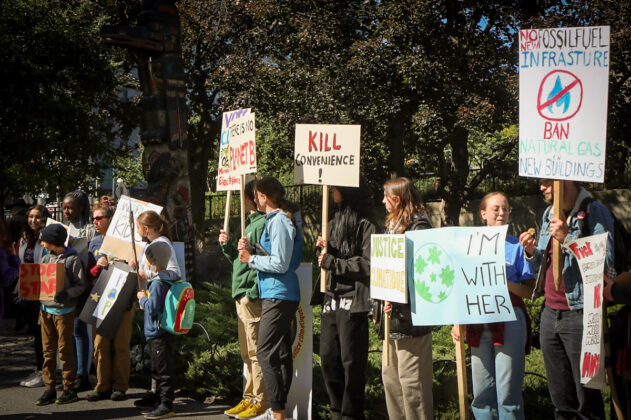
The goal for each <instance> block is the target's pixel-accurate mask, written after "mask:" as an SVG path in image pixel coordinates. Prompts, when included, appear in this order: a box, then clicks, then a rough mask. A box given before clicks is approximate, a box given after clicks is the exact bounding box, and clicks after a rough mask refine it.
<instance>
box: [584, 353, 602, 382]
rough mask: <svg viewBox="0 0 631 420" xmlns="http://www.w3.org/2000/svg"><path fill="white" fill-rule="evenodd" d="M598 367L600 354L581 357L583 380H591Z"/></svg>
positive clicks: (587, 354)
mask: <svg viewBox="0 0 631 420" xmlns="http://www.w3.org/2000/svg"><path fill="white" fill-rule="evenodd" d="M599 367H600V354H591V353H585V356H583V371H582V373H581V376H582V377H583V378H593V377H594V375H595V374H596V372H598V368H599Z"/></svg>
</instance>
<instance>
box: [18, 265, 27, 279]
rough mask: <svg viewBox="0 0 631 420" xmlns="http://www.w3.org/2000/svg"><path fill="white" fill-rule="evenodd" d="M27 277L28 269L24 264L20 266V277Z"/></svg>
mask: <svg viewBox="0 0 631 420" xmlns="http://www.w3.org/2000/svg"><path fill="white" fill-rule="evenodd" d="M25 276H28V268H26V266H25V265H24V264H20V277H25Z"/></svg>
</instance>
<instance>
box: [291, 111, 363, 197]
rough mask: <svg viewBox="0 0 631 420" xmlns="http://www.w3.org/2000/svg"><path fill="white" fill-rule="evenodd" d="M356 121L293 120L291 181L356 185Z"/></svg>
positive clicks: (357, 152)
mask: <svg viewBox="0 0 631 420" xmlns="http://www.w3.org/2000/svg"><path fill="white" fill-rule="evenodd" d="M360 140H361V126H360V125H324V124H296V144H295V147H294V182H296V183H297V184H320V185H338V186H343V187H359V158H360V156H359V153H360Z"/></svg>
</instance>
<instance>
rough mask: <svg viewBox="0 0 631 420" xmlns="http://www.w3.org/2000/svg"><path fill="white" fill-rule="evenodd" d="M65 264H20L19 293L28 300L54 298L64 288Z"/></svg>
mask: <svg viewBox="0 0 631 420" xmlns="http://www.w3.org/2000/svg"><path fill="white" fill-rule="evenodd" d="M64 274H65V273H64V264H63V263H48V264H32V263H22V264H20V275H19V288H18V290H19V291H18V294H19V296H20V297H23V298H24V299H26V300H43V301H46V300H53V298H54V297H55V293H57V292H58V291H60V290H63V289H64V286H65V285H64V278H65V276H64Z"/></svg>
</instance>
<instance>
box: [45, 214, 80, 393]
mask: <svg viewBox="0 0 631 420" xmlns="http://www.w3.org/2000/svg"><path fill="white" fill-rule="evenodd" d="M67 235H68V233H67V232H66V229H65V228H64V227H63V226H62V225H60V224H52V225H50V226H46V227H45V228H44V229H43V230H42V233H41V237H40V239H41V242H42V246H43V247H44V248H45V249H46V250H47V251H49V254H47V255H45V256H44V257H43V258H42V260H41V262H42V264H46V263H63V264H64V267H65V270H64V274H65V275H64V288H63V290H61V291H59V292H57V293H56V294H55V296H54V299H53V300H51V301H42V302H41V309H42V310H41V312H40V323H41V325H42V346H43V349H44V365H43V366H42V379H43V381H44V385H45V387H46V390H45V391H44V393H43V394H42V396H41V397H39V399H38V400H37V401H35V404H36V405H48V404H51V403H53V402H54V403H56V404H68V403H72V402H75V401H77V400H78V398H77V393H76V392H75V390H74V381H75V377H76V360H75V355H74V349H73V346H74V340H73V332H74V319H75V314H76V309H77V305H78V298H79V296H81V294H82V293H83V292H84V290H85V288H86V272H85V269H84V267H83V264H82V262H81V260H80V259H79V257H78V255H77V252H76V251H75V250H74V249H72V248H66V246H65V245H64V243H65V241H66V237H67ZM58 349H59V359H60V360H61V370H62V377H63V386H64V391H63V393H62V394H61V395H60V396H59V398H57V392H56V391H55V385H56V384H55V370H56V369H57V361H56V358H57V350H58Z"/></svg>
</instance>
